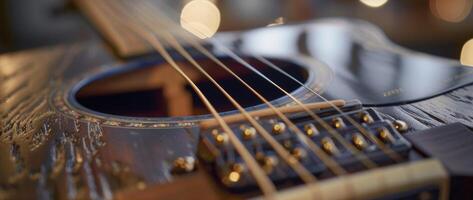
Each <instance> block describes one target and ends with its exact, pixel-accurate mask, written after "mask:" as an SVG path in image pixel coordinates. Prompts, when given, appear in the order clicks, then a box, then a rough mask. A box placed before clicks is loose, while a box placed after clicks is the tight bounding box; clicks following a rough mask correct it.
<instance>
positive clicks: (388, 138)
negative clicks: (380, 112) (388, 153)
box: [378, 127, 394, 142]
mask: <svg viewBox="0 0 473 200" xmlns="http://www.w3.org/2000/svg"><path fill="white" fill-rule="evenodd" d="M378 133H379V138H381V139H382V140H383V141H384V142H393V141H394V137H393V135H391V132H390V131H389V130H388V129H387V128H384V127H383V128H379V129H378Z"/></svg>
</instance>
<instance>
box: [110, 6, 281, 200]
mask: <svg viewBox="0 0 473 200" xmlns="http://www.w3.org/2000/svg"><path fill="white" fill-rule="evenodd" d="M103 2H105V3H106V4H108V6H109V7H114V6H115V4H113V3H112V4H110V3H108V0H104V1H103ZM104 5H105V4H102V6H103V8H104V9H106V10H107V11H110V10H108V8H106V7H107V6H104ZM109 14H111V16H114V17H115V19H116V20H125V22H123V21H120V22H121V23H122V24H123V25H125V26H127V27H128V28H129V29H130V30H132V31H133V32H135V33H136V34H138V35H141V37H143V38H144V39H145V40H147V41H148V42H149V43H150V44H151V45H152V46H153V48H155V50H157V51H158V52H159V53H160V54H161V56H163V58H164V59H165V60H166V61H167V62H168V63H169V64H170V65H171V66H172V67H173V68H174V69H175V70H176V71H177V72H178V73H179V74H180V75H181V76H183V77H184V78H185V79H186V80H187V81H188V82H189V84H190V85H191V87H192V88H193V89H194V91H195V92H196V93H197V94H198V95H199V97H200V98H201V100H202V101H203V102H204V104H205V105H206V107H207V108H208V109H209V111H210V112H211V113H212V115H213V116H214V117H215V119H216V120H217V121H218V122H219V124H220V126H221V127H222V129H223V130H224V131H225V132H226V133H227V135H228V136H229V139H230V142H231V143H232V144H233V146H234V147H235V149H236V150H237V152H238V153H239V154H240V156H241V157H242V159H243V160H244V161H245V163H246V164H247V166H248V168H249V170H250V172H251V173H252V174H253V177H254V178H255V180H256V182H257V183H258V185H259V186H260V188H261V190H262V192H263V194H264V196H265V198H267V199H274V192H275V190H276V189H275V186H274V184H273V183H272V182H271V180H270V179H269V177H268V176H267V175H266V174H265V172H264V171H263V169H262V168H261V167H260V166H259V165H258V163H257V162H256V160H255V159H254V158H253V157H252V156H251V154H250V153H249V151H248V150H247V149H246V147H245V146H244V145H243V144H242V143H241V141H240V140H239V139H238V137H237V136H236V135H235V133H234V132H233V131H232V130H231V129H230V127H229V126H228V124H227V123H226V122H225V121H224V120H223V119H222V117H221V116H220V114H218V112H217V111H216V109H215V108H214V107H213V105H212V104H211V103H210V101H209V100H208V99H207V97H206V96H205V95H204V94H203V92H202V91H201V90H200V89H199V88H198V87H197V85H196V84H195V83H194V82H193V81H192V80H191V79H190V78H189V77H188V76H187V75H186V74H185V72H184V71H182V69H181V67H180V66H179V65H178V64H177V63H176V62H175V61H174V59H173V58H172V57H171V56H170V55H169V53H168V52H167V50H166V49H165V48H164V47H163V46H162V44H161V43H160V42H159V41H158V40H157V38H156V37H155V36H154V35H153V34H150V33H149V32H147V31H146V30H144V29H142V28H143V27H140V26H138V25H136V24H134V23H133V22H130V21H128V19H127V18H120V17H118V16H116V15H115V14H114V13H113V11H110V12H109Z"/></svg>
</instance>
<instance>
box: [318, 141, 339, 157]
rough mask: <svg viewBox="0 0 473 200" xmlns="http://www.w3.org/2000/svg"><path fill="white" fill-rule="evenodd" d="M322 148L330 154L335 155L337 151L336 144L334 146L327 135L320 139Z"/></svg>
mask: <svg viewBox="0 0 473 200" xmlns="http://www.w3.org/2000/svg"><path fill="white" fill-rule="evenodd" d="M322 149H323V150H324V151H325V152H327V153H329V154H330V155H337V154H338V153H339V151H338V148H337V146H335V143H334V142H333V140H332V139H331V138H329V137H324V138H323V139H322Z"/></svg>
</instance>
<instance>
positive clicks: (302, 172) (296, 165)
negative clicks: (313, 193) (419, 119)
mask: <svg viewBox="0 0 473 200" xmlns="http://www.w3.org/2000/svg"><path fill="white" fill-rule="evenodd" d="M137 6H139V5H135V6H134V7H133V8H137ZM132 17H141V19H138V20H139V21H141V22H142V23H144V24H145V26H147V27H148V29H149V30H151V31H152V32H153V33H156V34H159V36H161V37H162V38H164V39H165V40H167V42H168V43H169V44H170V45H172V46H173V47H174V49H176V50H177V51H178V52H179V53H180V54H181V55H182V56H184V58H186V59H187V60H188V61H189V62H190V63H191V64H192V65H193V66H194V67H195V68H197V69H198V70H199V71H200V72H201V73H202V74H203V75H204V76H205V77H206V78H207V79H209V80H210V81H211V82H212V83H213V84H214V85H215V86H216V87H217V88H218V89H219V90H220V91H221V92H222V93H223V94H224V95H225V97H226V98H227V99H228V100H230V102H231V103H232V104H233V105H234V106H235V107H236V108H237V109H238V110H239V111H240V112H241V113H242V114H243V115H244V117H245V118H246V119H247V120H248V121H249V122H250V123H251V124H252V125H253V126H254V128H256V130H257V131H258V132H259V133H260V135H261V136H262V137H263V139H265V140H266V141H267V142H268V143H269V144H270V145H271V147H272V148H273V149H274V150H275V151H276V152H277V154H278V155H279V156H280V157H281V158H282V159H283V160H284V161H285V162H286V163H287V164H288V165H289V166H290V167H291V168H292V169H293V170H294V171H295V172H296V173H297V174H298V175H299V177H300V178H301V179H302V180H303V181H304V182H306V183H313V182H315V181H316V180H317V178H316V177H315V176H313V175H312V173H311V172H309V170H308V169H307V168H305V166H304V165H302V164H301V163H300V162H299V160H298V159H296V158H295V157H294V156H293V155H291V154H290V153H289V152H288V151H287V150H286V149H285V148H284V147H283V146H282V145H281V144H280V143H279V142H278V141H277V140H276V139H275V138H274V137H272V136H271V134H270V133H268V131H266V129H265V128H264V127H263V126H262V125H261V124H260V123H258V122H257V121H256V120H255V119H254V118H253V117H252V116H251V115H250V114H249V113H248V112H247V111H246V110H245V109H244V108H243V107H242V106H241V105H240V104H239V103H238V102H237V101H236V100H235V99H234V98H233V97H232V96H231V95H230V94H229V93H228V92H227V91H226V90H225V89H224V88H223V87H222V86H221V85H220V84H219V83H218V82H217V81H216V80H215V79H214V78H213V77H212V76H211V75H210V74H208V72H206V71H205V70H204V69H203V68H202V66H201V65H200V64H199V63H198V62H197V61H196V60H195V59H194V58H193V57H192V56H191V55H190V54H189V53H188V52H187V51H186V50H184V48H183V47H182V46H181V45H179V42H177V40H175V39H174V38H173V37H172V35H170V34H169V33H168V32H164V31H159V30H155V27H162V26H156V25H154V24H153V25H152V24H150V23H149V21H148V20H144V19H143V18H142V17H143V16H141V15H138V16H137V15H133V16H132ZM147 22H148V23H147Z"/></svg>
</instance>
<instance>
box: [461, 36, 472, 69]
mask: <svg viewBox="0 0 473 200" xmlns="http://www.w3.org/2000/svg"><path fill="white" fill-rule="evenodd" d="M460 62H461V63H462V64H463V65H468V66H472V67H473V39H471V40H470V41H468V42H466V43H465V45H463V49H462V53H461V56H460Z"/></svg>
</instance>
